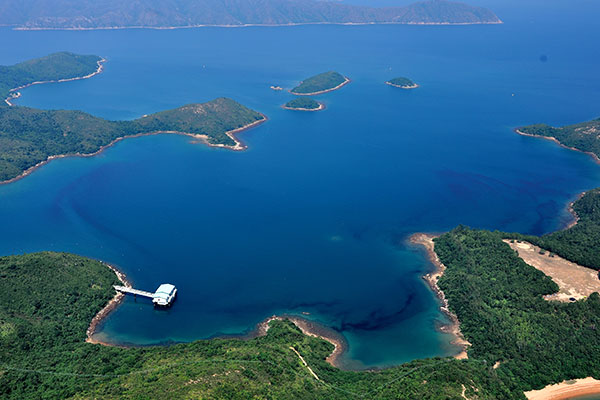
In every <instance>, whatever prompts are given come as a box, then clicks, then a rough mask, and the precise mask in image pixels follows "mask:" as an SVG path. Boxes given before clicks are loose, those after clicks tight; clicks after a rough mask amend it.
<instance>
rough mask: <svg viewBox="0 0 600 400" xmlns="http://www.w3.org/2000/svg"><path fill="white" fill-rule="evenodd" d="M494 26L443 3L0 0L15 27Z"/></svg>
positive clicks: (471, 11)
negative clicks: (389, 4) (401, 4)
mask: <svg viewBox="0 0 600 400" xmlns="http://www.w3.org/2000/svg"><path fill="white" fill-rule="evenodd" d="M319 23H322V24H327V23H331V24H367V23H381V24H385V23H395V24H497V23H502V21H501V20H500V19H499V18H498V17H497V16H496V15H495V14H494V13H493V12H492V11H490V10H488V9H486V8H482V7H475V6H470V5H467V4H463V3H455V2H450V1H446V0H427V1H423V2H419V3H415V4H411V5H408V6H406V7H384V8H375V7H366V6H354V5H347V4H343V3H339V2H333V1H315V0H0V25H8V26H13V27H15V28H17V29H108V28H125V27H146V28H168V27H193V26H203V25H219V26H244V25H294V24H319Z"/></svg>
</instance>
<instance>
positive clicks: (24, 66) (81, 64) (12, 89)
mask: <svg viewBox="0 0 600 400" xmlns="http://www.w3.org/2000/svg"><path fill="white" fill-rule="evenodd" d="M104 61H105V60H104V59H103V58H102V57H98V56H94V55H79V54H73V53H69V52H61V53H54V54H50V55H48V56H45V57H41V58H35V59H33V60H28V61H25V62H22V63H19V64H15V65H11V66H0V97H1V98H2V99H5V100H4V102H2V104H1V105H2V106H6V105H12V104H11V103H10V100H11V99H12V98H16V97H19V96H20V93H19V92H18V91H19V90H20V89H24V88H25V87H27V86H31V85H34V84H38V83H46V82H64V81H69V80H75V79H85V78H89V77H92V76H94V75H96V74H98V73H100V72H102V63H103V62H104Z"/></svg>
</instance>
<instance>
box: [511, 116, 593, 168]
mask: <svg viewBox="0 0 600 400" xmlns="http://www.w3.org/2000/svg"><path fill="white" fill-rule="evenodd" d="M515 131H516V132H517V133H518V134H520V135H525V136H535V137H541V138H545V139H549V140H553V141H555V142H557V143H559V144H560V145H562V146H564V147H567V148H570V149H573V150H579V151H582V152H584V153H588V154H590V155H591V156H592V157H594V159H595V160H596V161H598V162H600V119H595V120H593V121H588V122H582V123H579V124H574V125H567V126H563V127H560V128H555V127H552V126H550V125H546V124H536V125H529V126H524V127H521V128H517V129H516V130H515Z"/></svg>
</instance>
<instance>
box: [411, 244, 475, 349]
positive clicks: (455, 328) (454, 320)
mask: <svg viewBox="0 0 600 400" xmlns="http://www.w3.org/2000/svg"><path fill="white" fill-rule="evenodd" d="M438 236H439V235H432V234H427V233H415V234H413V235H411V236H410V238H409V241H410V243H412V244H414V245H418V246H422V247H423V248H424V249H425V251H426V252H427V256H428V258H429V261H430V262H431V263H432V264H433V265H434V266H435V269H434V270H433V271H432V272H429V273H427V274H425V275H423V276H422V278H423V280H424V281H425V282H426V283H427V285H428V286H429V288H430V289H431V290H432V291H433V292H434V293H435V295H436V297H437V298H438V299H439V301H440V303H441V304H440V310H442V312H443V313H444V314H445V315H446V316H447V317H448V319H449V320H450V323H449V324H446V325H443V326H441V327H440V328H439V329H440V331H441V332H443V333H449V334H451V335H453V336H454V337H455V339H454V340H453V341H452V342H451V344H453V345H455V346H459V347H460V348H461V351H460V352H459V353H458V354H456V355H454V358H455V359H457V360H464V359H467V358H469V356H468V354H467V350H468V348H469V347H470V346H471V343H469V341H468V340H466V339H465V337H464V336H463V334H462V332H461V330H460V321H459V320H458V317H457V316H456V315H455V314H454V313H453V312H452V311H450V309H449V307H448V300H447V299H446V296H445V295H444V292H443V291H442V289H440V287H439V286H438V280H439V278H440V277H441V276H442V275H443V274H444V271H445V270H446V266H445V265H444V264H442V263H441V261H440V259H439V258H438V256H437V254H436V253H435V251H434V242H433V239H435V238H437V237H438Z"/></svg>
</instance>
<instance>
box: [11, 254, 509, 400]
mask: <svg viewBox="0 0 600 400" xmlns="http://www.w3.org/2000/svg"><path fill="white" fill-rule="evenodd" d="M116 282H117V280H116V277H115V275H114V274H113V273H112V272H111V271H110V270H109V269H108V268H107V267H106V266H105V265H103V264H101V263H100V262H97V261H93V260H89V259H86V258H83V257H80V256H75V255H70V254H64V253H36V254H28V255H21V256H9V257H1V258H0V299H1V302H2V303H1V304H2V307H1V308H0V398H2V399H7V400H9V399H11V400H12V399H15V400H16V399H18V400H27V399H36V400H37V399H42V398H43V399H60V400H63V399H69V398H71V399H90V398H102V399H149V398H168V399H191V398H206V399H209V398H210V399H249V398H256V399H311V400H312V399H349V398H369V399H374V398H377V399H411V400H412V399H416V398H419V399H420V398H423V399H424V398H428V399H460V398H461V397H460V394H461V393H462V392H463V390H465V392H466V394H467V395H468V396H475V395H477V396H478V398H480V399H495V398H521V396H519V395H512V394H510V393H509V392H508V390H507V388H506V386H505V384H504V383H503V381H502V380H501V379H500V378H499V377H498V376H497V375H496V373H495V371H494V370H492V369H490V368H488V367H487V366H485V365H484V364H483V363H481V362H478V361H459V360H453V359H429V360H417V361H413V362H411V363H407V364H404V365H402V366H399V367H395V368H390V369H386V370H382V371H378V372H350V371H341V370H339V369H337V368H334V367H332V366H331V365H329V364H327V363H326V362H325V357H326V356H327V355H329V354H330V352H331V351H332V350H333V345H331V344H330V343H328V342H325V341H323V340H321V339H317V338H313V337H309V336H306V335H303V334H302V333H301V332H300V331H299V330H298V329H297V328H296V326H295V325H293V324H291V323H290V322H288V321H273V322H271V328H270V329H269V331H268V335H267V336H264V337H260V338H256V339H252V340H248V341H244V340H237V339H211V340H203V341H198V342H194V343H189V344H177V345H171V346H157V347H142V348H130V349H124V348H116V347H107V346H103V345H99V344H90V343H86V342H84V339H85V331H86V329H87V326H88V324H89V323H90V320H91V319H92V317H93V316H94V314H95V313H96V312H97V311H99V310H100V309H101V308H102V306H103V305H104V304H105V303H106V302H107V301H108V300H109V299H110V298H111V297H112V296H113V295H114V290H113V288H112V285H113V284H115V283H116ZM290 346H292V347H294V349H296V350H297V351H298V352H299V353H300V354H301V355H302V356H303V357H304V359H305V360H306V362H307V363H308V365H309V366H310V367H311V369H312V370H313V371H314V372H315V373H316V375H317V376H318V377H319V379H320V380H317V379H315V378H314V377H313V376H312V375H311V374H310V372H309V371H308V369H307V368H306V367H305V366H304V365H303V363H302V362H301V360H300V359H299V357H298V356H297V355H296V353H294V351H293V350H291V349H290ZM463 387H464V389H463Z"/></svg>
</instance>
